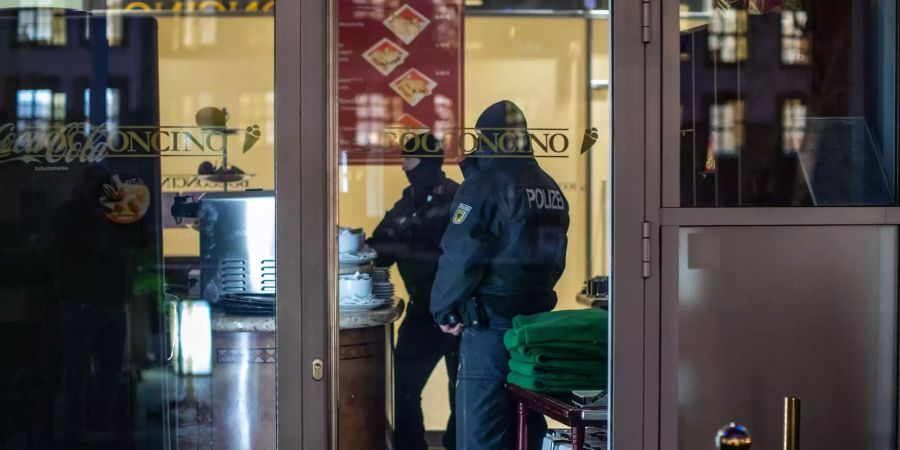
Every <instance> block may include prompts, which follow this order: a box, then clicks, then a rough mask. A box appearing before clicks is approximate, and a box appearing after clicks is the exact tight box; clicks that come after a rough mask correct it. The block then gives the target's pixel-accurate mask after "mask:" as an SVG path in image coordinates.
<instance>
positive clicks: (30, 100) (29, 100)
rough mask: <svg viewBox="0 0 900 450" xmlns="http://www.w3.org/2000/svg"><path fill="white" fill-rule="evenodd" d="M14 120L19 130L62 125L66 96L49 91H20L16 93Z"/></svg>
mask: <svg viewBox="0 0 900 450" xmlns="http://www.w3.org/2000/svg"><path fill="white" fill-rule="evenodd" d="M16 119H17V123H18V126H19V127H20V128H25V127H27V126H29V125H31V126H37V127H41V128H46V127H48V126H50V125H54V126H55V125H60V124H62V123H63V122H64V121H65V119H66V94H65V93H63V92H53V91H52V90H50V89H20V90H18V91H16Z"/></svg>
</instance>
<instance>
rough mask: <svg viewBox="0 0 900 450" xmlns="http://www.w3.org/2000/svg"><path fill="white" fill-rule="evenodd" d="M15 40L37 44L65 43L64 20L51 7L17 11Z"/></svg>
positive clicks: (60, 13)
mask: <svg viewBox="0 0 900 450" xmlns="http://www.w3.org/2000/svg"><path fill="white" fill-rule="evenodd" d="M18 19H19V22H18V29H17V32H16V40H17V41H18V42H20V43H31V44H39V45H59V46H62V45H66V20H65V17H64V16H63V14H62V12H60V11H57V10H53V9H25V10H22V11H19V17H18Z"/></svg>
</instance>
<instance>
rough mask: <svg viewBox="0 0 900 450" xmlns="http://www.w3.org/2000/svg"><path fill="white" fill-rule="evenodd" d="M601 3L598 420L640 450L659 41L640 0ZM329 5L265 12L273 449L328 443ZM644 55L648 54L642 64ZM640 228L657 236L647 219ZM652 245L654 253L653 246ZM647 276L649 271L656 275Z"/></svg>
mask: <svg viewBox="0 0 900 450" xmlns="http://www.w3.org/2000/svg"><path fill="white" fill-rule="evenodd" d="M610 3H611V5H610V9H611V14H610V16H611V17H610V24H611V35H612V57H611V61H612V68H611V79H612V86H613V89H612V90H611V93H612V114H613V121H612V138H611V155H612V166H611V167H612V174H613V177H612V183H613V189H612V208H611V210H612V221H611V222H612V239H611V243H612V267H611V283H610V286H611V299H612V301H611V302H610V313H611V326H610V338H611V345H612V349H611V351H610V356H609V359H610V364H612V371H611V377H610V380H611V381H610V383H611V386H612V387H611V392H610V423H609V431H610V445H612V446H614V448H615V449H616V450H639V449H649V448H654V447H656V446H657V442H658V436H657V434H658V433H657V431H656V430H657V429H658V399H659V396H658V386H659V385H658V376H657V377H655V378H654V377H650V376H647V368H650V369H651V371H652V370H655V371H657V375H658V361H659V359H658V347H659V345H658V344H659V342H658V332H659V326H658V325H659V322H658V320H659V316H658V312H659V308H658V300H657V301H656V302H655V305H657V306H656V307H655V309H654V308H653V307H649V305H650V303H653V302H649V303H648V299H649V298H650V297H648V287H647V286H651V287H652V285H653V283H654V282H653V281H651V282H650V283H649V284H648V283H647V282H646V281H645V279H644V278H642V245H643V240H642V230H643V228H644V227H643V223H644V222H645V221H648V220H651V219H655V218H657V217H658V216H659V208H658V205H659V199H658V195H655V196H654V195H652V194H653V193H656V194H658V192H659V189H658V188H657V189H655V190H654V189H652V186H650V184H652V182H653V181H652V180H656V177H652V176H651V177H646V174H647V173H650V174H655V173H659V170H660V168H659V164H658V158H656V159H654V158H653V157H652V155H651V154H650V152H648V151H647V148H648V145H649V144H650V143H651V142H655V141H654V140H653V139H654V138H655V139H658V135H659V133H655V134H654V133H653V130H654V127H652V126H647V125H648V124H649V123H650V119H651V114H650V113H651V112H655V114H656V116H655V117H657V119H658V117H659V111H658V109H654V108H647V107H648V106H652V105H653V104H654V103H653V102H652V101H650V99H654V100H658V98H659V96H658V95H659V83H658V81H657V82H656V83H655V84H654V81H653V80H654V77H653V75H654V74H653V73H651V72H650V71H649V68H650V67H655V68H656V69H657V70H658V68H659V64H658V56H659V48H658V44H656V45H654V44H653V43H651V44H645V43H644V42H643V40H642V17H641V16H642V6H641V2H636V1H621V0H615V1H611V2H610ZM658 3H659V2H654V4H653V5H652V6H651V7H652V10H651V11H653V12H652V13H651V14H653V15H654V16H655V17H659V8H660V7H659V4H658ZM335 9H336V1H335V0H317V1H296V2H285V3H283V4H279V6H278V11H277V13H276V19H275V23H276V26H275V30H276V31H275V34H276V42H275V49H276V50H275V60H276V63H275V64H276V73H275V85H276V93H277V94H276V99H277V100H276V149H277V150H276V204H277V214H278V217H277V232H276V236H277V256H276V257H277V260H278V266H279V268H280V273H281V276H280V277H278V280H277V286H278V291H279V292H281V293H284V292H288V293H291V294H287V295H285V294H281V295H279V304H278V314H277V318H276V321H277V332H276V333H277V345H278V348H279V356H280V357H279V360H278V402H277V403H278V410H277V413H278V416H277V417H278V419H277V420H278V444H279V448H284V449H288V448H302V449H309V450H321V449H326V448H335V447H336V445H337V427H336V426H334V419H333V418H334V416H335V414H336V413H337V388H336V386H334V385H333V383H332V381H333V380H336V379H337V364H336V362H337V356H338V352H337V344H338V339H337V338H338V332H339V329H338V327H337V326H336V325H334V326H331V325H330V324H337V323H338V321H337V313H338V311H337V308H336V305H332V303H331V302H329V301H328V299H330V298H332V297H333V294H334V289H335V287H334V281H333V280H332V278H333V277H331V276H330V274H332V273H334V269H335V268H336V261H335V260H334V257H333V256H332V255H334V254H335V250H336V249H335V245H334V240H335V239H333V238H334V236H335V230H336V226H337V217H336V216H337V211H336V204H337V202H336V200H337V198H336V196H337V193H336V192H335V190H334V186H333V185H334V183H330V180H332V179H333V177H334V176H336V175H335V157H334V155H335V154H336V152H335V151H334V149H335V148H336V145H337V142H336V132H335V130H336V114H337V110H336V108H335V107H334V105H332V103H334V102H332V101H331V100H333V99H334V98H336V95H335V94H336V86H337V84H336V74H337V63H336V53H335V52H336V46H335V42H336V36H335V33H336V26H335V22H336V20H337V14H336V11H335ZM298 24H299V26H298ZM652 33H653V41H655V42H659V39H658V37H659V36H658V35H659V34H660V32H659V29H658V27H654V29H653V32H652ZM654 55H655V56H654ZM654 58H656V59H657V63H655V64H652V61H653V60H654ZM648 61H649V62H651V64H649V65H648ZM303 68H305V70H302V69H303ZM321 68H325V70H322V69H321ZM656 75H658V73H657V74H656ZM297 80H299V83H298V81H297ZM653 86H656V88H655V90H654V88H653ZM642 106H643V107H642ZM297 143H300V144H299V147H300V148H299V149H298V148H296V147H298V144H297ZM319 149H326V150H325V151H320V150H319ZM298 174H299V176H298ZM645 183H646V184H645ZM648 188H651V189H648ZM648 213H653V214H648ZM651 228H652V229H653V233H654V239H656V238H657V236H658V230H657V229H655V228H654V227H651ZM322 236H326V239H324V240H323V239H322ZM653 254H654V255H656V256H658V250H653ZM651 275H652V276H651V278H650V279H649V280H654V278H657V277H655V274H651ZM658 285H659V283H658V278H657V280H656V281H655V286H656V289H655V291H653V289H652V288H651V289H650V291H651V293H652V292H655V293H656V298H657V299H658V290H659V288H658ZM617 299H621V300H618V301H617ZM653 311H655V315H654V313H653ZM654 333H656V334H655V335H656V336H657V337H656V338H655V339H653V338H652V337H653V336H654ZM648 337H650V338H651V339H650V340H649V341H648ZM654 352H656V353H654ZM316 358H320V359H321V360H323V361H324V362H325V376H324V378H323V379H322V380H320V381H316V380H313V379H312V377H311V364H312V361H313V360H314V359H316ZM613 360H615V363H613ZM648 362H649V363H650V364H648ZM617 380H621V381H620V382H617ZM634 380H641V381H639V382H635V381H634ZM323 412H324V413H325V414H323ZM636 424H637V426H636Z"/></svg>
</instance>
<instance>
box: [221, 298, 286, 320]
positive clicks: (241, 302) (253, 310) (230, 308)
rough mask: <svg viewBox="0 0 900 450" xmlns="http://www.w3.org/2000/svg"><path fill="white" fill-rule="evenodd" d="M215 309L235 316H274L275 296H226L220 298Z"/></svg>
mask: <svg viewBox="0 0 900 450" xmlns="http://www.w3.org/2000/svg"><path fill="white" fill-rule="evenodd" d="M215 307H216V309H218V310H220V311H222V312H224V313H225V314H231V315H235V316H274V315H275V294H247V293H233V294H225V295H222V296H221V297H219V301H218V302H217V303H216V304H215Z"/></svg>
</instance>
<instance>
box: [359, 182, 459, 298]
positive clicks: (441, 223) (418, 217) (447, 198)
mask: <svg viewBox="0 0 900 450" xmlns="http://www.w3.org/2000/svg"><path fill="white" fill-rule="evenodd" d="M458 187H459V184H457V183H456V182H455V181H453V180H450V179H447V178H443V179H442V180H441V182H440V183H438V184H437V185H436V186H435V187H434V188H432V190H431V193H430V194H428V195H425V196H422V200H420V201H419V202H418V204H417V202H416V201H415V200H414V196H413V193H412V187H407V188H406V189H404V190H403V196H402V197H400V200H398V201H397V203H395V204H394V207H393V208H391V209H390V211H388V212H387V213H385V216H384V218H383V219H382V220H381V223H379V224H378V227H376V228H375V231H374V232H372V237H370V238H369V239H368V240H367V241H366V242H367V243H368V244H369V246H370V247H372V248H373V249H375V251H376V252H378V258H377V259H376V260H375V265H376V266H378V267H389V266H390V265H392V264H394V263H397V268H398V269H399V270H400V276H401V277H402V278H403V282H404V284H405V285H406V291H407V292H408V293H409V296H410V300H412V301H413V302H416V303H418V304H423V305H424V306H426V307H427V305H428V299H429V295H430V293H431V285H432V284H433V283H434V275H435V272H437V263H438V258H439V257H440V242H441V236H443V235H444V230H445V229H446V228H447V215H448V214H449V212H448V211H449V209H450V203H451V202H452V201H453V197H454V195H455V194H456V190H457V188H458Z"/></svg>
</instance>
